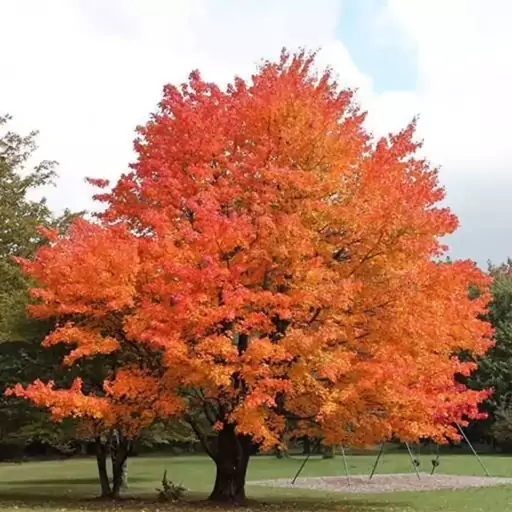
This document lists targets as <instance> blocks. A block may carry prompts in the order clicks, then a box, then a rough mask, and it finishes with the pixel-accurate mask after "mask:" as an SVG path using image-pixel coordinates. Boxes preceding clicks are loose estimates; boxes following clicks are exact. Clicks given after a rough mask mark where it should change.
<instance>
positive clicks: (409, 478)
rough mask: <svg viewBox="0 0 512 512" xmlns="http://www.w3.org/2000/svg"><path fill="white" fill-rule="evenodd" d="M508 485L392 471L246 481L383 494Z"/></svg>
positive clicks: (508, 480) (498, 480)
mask: <svg viewBox="0 0 512 512" xmlns="http://www.w3.org/2000/svg"><path fill="white" fill-rule="evenodd" d="M507 484H512V478H497V477H485V476H463V475H441V474H437V475H432V476H431V475H429V474H428V473H420V478H419V479H418V477H417V476H416V473H412V474H411V473H395V474H387V475H374V476H373V478H372V479H371V480H370V479H369V478H368V475H354V476H351V477H350V480H348V479H347V478H346V477H339V476H336V477H319V478H298V479H297V481H296V482H295V484H292V481H291V479H286V480H285V479H278V480H259V481H254V482H249V485H257V486H265V487H282V488H288V489H293V488H297V489H312V490H316V491H331V492H347V493H383V492H396V491H436V490H442V489H465V488H468V487H490V486H495V485H507Z"/></svg>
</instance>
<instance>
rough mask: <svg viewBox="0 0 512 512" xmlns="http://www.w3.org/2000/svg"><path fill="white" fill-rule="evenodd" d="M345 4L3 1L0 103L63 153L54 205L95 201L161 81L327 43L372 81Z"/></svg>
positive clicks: (244, 67) (340, 63) (48, 150)
mask: <svg viewBox="0 0 512 512" xmlns="http://www.w3.org/2000/svg"><path fill="white" fill-rule="evenodd" d="M339 9H340V5H339V2H338V1H334V0H322V1H319V2H315V3H312V2H309V1H308V0H304V1H301V2H300V1H299V2H296V1H293V0H285V1H280V2H274V1H271V0H265V1H260V2H258V1H245V2H240V1H238V0H226V1H220V2H215V1H211V0H203V1H201V0H192V1H190V0H187V1H184V0H183V1H165V0H109V1H108V2H105V1H104V0H45V2H41V1H40V0H17V1H16V2H3V3H2V5H1V11H0V12H1V14H0V17H1V19H2V31H1V32H0V47H1V48H3V49H4V53H3V55H2V65H1V69H2V77H1V78H0V111H3V112H10V113H12V114H13V115H14V116H15V121H16V126H17V127H18V128H19V129H21V130H27V129H31V128H34V127H35V128H38V129H39V130H40V131H41V136H40V139H39V141H40V147H41V150H40V152H39V155H38V156H39V157H41V158H51V159H56V160H58V161H59V163H60V167H59V172H60V180H59V183H58V187H57V188H56V189H52V190H50V191H45V192H46V193H47V195H48V196H49V201H50V204H51V205H52V206H53V207H54V208H56V209H61V208H62V207H64V206H71V207H73V208H83V207H90V205H91V203H90V201H89V196H90V193H91V191H90V190H89V189H88V188H87V186H86V185H84V183H83V178H84V176H90V175H92V176H101V177H105V176H107V177H111V178H115V177H117V176H118V175H119V174H120V173H121V172H122V171H123V170H125V169H126V166H127V164H128V163H129V162H130V161H131V160H132V158H133V155H132V153H131V146H132V140H133V137H134V128H135V126H136V125H137V124H138V123H141V122H144V121H145V120H146V119H147V117H148V115H149V113H150V112H152V111H153V110H154V108H155V106H156V103H157V102H158V101H159V99H160V94H161V90H162V87H163V85H164V84H165V83H168V82H181V81H183V80H185V79H186V77H187V74H188V73H189V72H190V71H191V70H192V69H193V68H199V69H200V70H201V71H202V73H203V75H204V76H205V78H207V79H210V80H215V81H219V82H221V83H226V82H227V81H229V80H231V78H232V77H233V75H234V74H235V73H236V74H241V75H242V76H244V75H248V74H249V73H250V72H252V71H253V70H254V67H255V65H256V64H257V63H258V62H259V61H260V60H261V58H263V57H277V56H278V54H279V52H280V50H281V47H282V46H284V45H286V46H288V47H292V48H293V47H299V46H305V47H308V48H318V47H325V48H326V50H325V51H326V52H328V53H329V56H330V59H329V60H330V61H331V62H332V61H335V62H333V64H335V65H336V68H337V69H338V70H339V71H340V72H341V73H342V75H343V76H344V78H345V79H346V80H347V81H348V82H349V84H350V85H358V84H359V83H360V82H364V81H365V80H366V81H368V80H367V79H366V78H365V77H363V76H362V75H361V74H360V73H358V72H357V70H356V68H355V66H354V65H353V64H352V63H351V60H350V57H349V55H348V53H347V52H346V51H345V50H344V48H343V46H342V45H341V44H340V43H339V42H337V41H335V38H334V32H335V26H336V21H337V18H338V14H339ZM5 49H7V51H6V50H5Z"/></svg>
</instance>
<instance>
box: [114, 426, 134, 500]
mask: <svg viewBox="0 0 512 512" xmlns="http://www.w3.org/2000/svg"><path fill="white" fill-rule="evenodd" d="M129 449H130V445H129V441H128V440H127V439H125V438H124V437H122V436H120V438H119V442H118V444H117V446H116V447H115V449H114V450H112V453H111V459H112V494H111V496H112V498H114V499H117V498H119V496H120V494H121V489H122V488H123V487H125V484H126V459H127V458H128V452H129Z"/></svg>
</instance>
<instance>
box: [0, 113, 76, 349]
mask: <svg viewBox="0 0 512 512" xmlns="http://www.w3.org/2000/svg"><path fill="white" fill-rule="evenodd" d="M10 120H11V117H10V116H8V115H5V116H0V341H17V340H22V341H27V339H28V338H33V337H34V336H36V337H37V336H38V335H40V329H41V324H40V323H39V322H34V321H32V320H29V319H27V316H26V314H25V309H26V304H27V299H28V297H27V284H28V283H27V278H26V276H24V275H22V273H21V272H20V269H19V267H18V265H17V264H16V263H14V262H13V261H12V257H13V256H22V257H27V256H30V255H31V254H33V252H34V250H35V249H36V248H37V247H38V246H39V245H40V244H41V243H43V240H44V239H43V237H42V236H41V235H40V234H39V231H38V227H39V226H48V227H50V226H51V227H60V228H62V229H63V228H64V227H65V226H67V225H68V223H69V220H70V219H71V218H72V217H73V216H74V215H72V214H71V213H70V212H69V211H66V212H65V213H64V215H63V216H62V217H59V218H55V217H54V216H53V215H52V212H51V211H50V209H49V208H48V205H47V204H46V200H45V199H44V198H42V199H39V200H36V199H31V198H30V197H29V196H30V194H31V193H33V191H35V190H37V189H38V188H40V187H43V186H48V185H51V184H53V180H54V178H55V176H56V173H55V166H56V163H55V162H53V161H47V160H45V161H42V162H40V163H39V164H37V165H35V166H34V167H32V168H27V164H28V163H29V161H30V158H31V157H32V155H33V153H34V151H35V150H36V149H37V146H36V137H37V132H35V131H34V132H31V133H29V134H28V135H26V136H23V135H19V134H17V133H15V132H13V131H10V130H9V129H8V125H9V121H10ZM34 328H35V332H34Z"/></svg>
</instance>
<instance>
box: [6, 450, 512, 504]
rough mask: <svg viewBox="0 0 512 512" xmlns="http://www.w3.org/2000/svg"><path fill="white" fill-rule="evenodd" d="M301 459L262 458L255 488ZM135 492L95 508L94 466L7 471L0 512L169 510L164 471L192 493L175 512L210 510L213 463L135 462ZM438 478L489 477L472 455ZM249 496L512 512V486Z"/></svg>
mask: <svg viewBox="0 0 512 512" xmlns="http://www.w3.org/2000/svg"><path fill="white" fill-rule="evenodd" d="M374 460H375V456H366V455H359V456H353V457H350V458H349V464H350V471H351V473H352V474H362V473H366V474H368V473H369V471H370V469H371V466H372V463H373V461H374ZM421 460H422V468H421V469H422V470H423V471H427V472H428V471H429V470H430V467H431V466H430V458H429V457H428V456H424V457H422V459H421ZM483 460H484V462H485V464H486V466H487V467H488V469H489V471H490V472H491V474H492V475H493V476H512V458H509V457H500V456H485V457H483ZM300 463H301V458H300V457H294V458H288V459H282V460H278V459H276V458H274V457H255V458H254V459H253V460H252V461H251V464H250V468H249V480H257V479H264V478H292V477H293V475H294V474H295V473H296V471H297V469H298V467H299V466H300ZM129 465H130V466H129V490H127V491H126V493H125V494H126V495H127V496H130V497H133V498H137V499H138V500H139V501H135V500H134V501H130V502H126V503H123V504H122V505H116V506H115V507H113V506H112V507H110V506H107V505H105V504H102V503H99V502H91V501H90V500H91V498H93V497H94V496H95V495H96V494H97V492H98V483H97V477H96V468H95V461H94V460H93V459H70V460H67V461H51V462H30V463H23V464H0V510H9V511H10V510H12V511H17V512H28V511H31V510H39V511H47V512H57V511H64V510H67V511H73V512H74V511H78V510H84V509H86V508H94V509H96V510H98V511H110V510H117V508H116V507H121V506H122V507H124V510H126V511H128V510H130V511H131V510H134V511H135V510H137V511H138V512H142V511H143V510H146V511H150V510H166V509H173V507H172V506H169V505H167V506H164V505H161V504H151V503H150V500H151V499H154V498H155V497H156V491H155V489H156V488H157V487H158V486H159V485H160V480H161V478H162V474H163V472H164V470H165V469H167V470H168V477H169V479H172V480H173V481H175V482H177V483H182V484H183V485H184V486H185V487H187V488H188V489H190V493H189V498H188V499H189V500H190V501H191V502H190V503H188V504H187V505H186V506H184V505H183V504H181V505H179V507H178V506H174V509H177V508H180V509H184V508H185V509H188V511H189V512H192V511H194V510H196V509H198V508H201V510H203V511H206V510H209V508H208V507H205V506H204V505H201V506H200V507H199V505H198V504H197V503H196V504H194V503H193V501H194V500H198V499H202V498H204V497H206V493H207V492H208V491H209V490H210V488H211V485H212V479H213V476H214V468H213V465H212V463H211V462H210V461H209V459H207V458H205V457H201V456H188V457H169V458H162V457H144V458H143V457H135V458H133V459H130V461H129ZM408 471H412V469H411V467H410V461H409V458H408V455H407V453H400V454H397V453H394V454H386V455H385V456H384V458H383V460H382V461H381V463H380V464H379V468H378V472H379V473H390V472H408ZM438 472H439V473H452V474H468V475H481V474H482V470H481V468H480V466H479V465H478V462H477V461H476V459H475V458H474V457H473V456H471V455H444V456H442V458H441V465H440V466H439V468H438ZM334 475H344V467H343V460H342V458H341V457H338V458H336V459H332V460H322V459H320V458H312V459H311V460H310V461H309V462H308V464H307V465H306V466H305V468H304V471H303V473H302V476H334ZM248 496H249V498H252V499H254V500H257V501H256V502H254V503H251V505H250V509H251V510H254V509H257V508H260V509H261V508H262V509H264V510H281V509H283V508H285V509H288V510H293V511H294V512H300V511H310V510H311V511H316V512H318V511H324V510H325V511H328V510H329V511H337V512H342V511H346V512H370V511H380V512H387V511H393V512H398V511H400V512H402V511H416V510H418V511H441V510H442V511H447V512H450V511H452V512H457V511H492V512H502V511H508V510H510V511H512V486H502V487H489V488H482V489H467V490H460V491H436V492H417V493H392V494H382V495H373V494H372V495H360V496H356V495H343V494H328V493H325V492H315V491H306V490H299V489H297V490H293V489H292V490H284V489H282V490H281V489H268V488H258V487H252V486H249V487H248Z"/></svg>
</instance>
